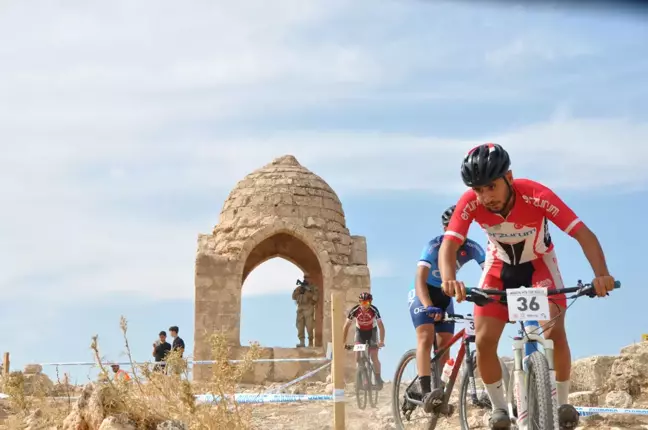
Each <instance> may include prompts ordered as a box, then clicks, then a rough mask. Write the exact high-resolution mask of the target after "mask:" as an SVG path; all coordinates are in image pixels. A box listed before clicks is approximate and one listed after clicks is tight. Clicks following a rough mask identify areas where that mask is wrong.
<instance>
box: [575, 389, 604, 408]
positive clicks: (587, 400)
mask: <svg viewBox="0 0 648 430" xmlns="http://www.w3.org/2000/svg"><path fill="white" fill-rule="evenodd" d="M598 403H599V402H598V395H597V394H596V393H595V392H594V391H577V392H575V393H571V394H570V395H569V404H570V405H574V406H584V407H596V406H598Z"/></svg>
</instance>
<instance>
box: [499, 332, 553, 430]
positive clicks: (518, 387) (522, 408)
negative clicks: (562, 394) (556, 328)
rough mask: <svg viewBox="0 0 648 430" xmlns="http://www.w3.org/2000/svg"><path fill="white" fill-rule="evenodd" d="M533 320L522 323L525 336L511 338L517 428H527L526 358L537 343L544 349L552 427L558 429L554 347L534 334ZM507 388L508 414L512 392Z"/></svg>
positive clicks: (511, 406)
mask: <svg viewBox="0 0 648 430" xmlns="http://www.w3.org/2000/svg"><path fill="white" fill-rule="evenodd" d="M534 323H535V322H529V323H525V324H524V328H525V332H526V337H524V338H523V337H516V338H514V340H513V351H514V359H515V363H514V368H513V383H514V384H515V385H514V391H515V396H516V400H517V403H516V405H517V417H516V420H515V421H516V424H517V427H518V430H528V429H529V399H528V384H527V382H528V379H527V376H528V375H527V373H526V358H527V356H528V355H530V353H532V352H534V351H537V350H538V346H537V345H538V343H539V344H541V345H542V347H543V349H544V355H545V358H546V360H547V364H548V365H549V379H550V383H551V403H552V409H553V427H554V429H556V430H557V429H559V428H560V427H559V424H558V393H557V388H556V370H555V368H554V349H553V341H552V340H550V339H545V338H544V337H542V336H541V335H538V334H536V330H537V327H539V325H538V324H537V323H535V324H534ZM511 391H512V390H508V393H507V398H508V404H509V416H510V417H513V416H515V415H514V414H513V398H512V397H513V393H512V392H511Z"/></svg>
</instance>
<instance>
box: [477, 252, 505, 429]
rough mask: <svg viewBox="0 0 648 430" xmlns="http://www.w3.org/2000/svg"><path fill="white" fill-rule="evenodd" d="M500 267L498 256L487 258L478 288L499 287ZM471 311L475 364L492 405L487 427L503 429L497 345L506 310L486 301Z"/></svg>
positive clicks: (503, 396) (501, 391)
mask: <svg viewBox="0 0 648 430" xmlns="http://www.w3.org/2000/svg"><path fill="white" fill-rule="evenodd" d="M502 269H503V265H502V263H501V262H500V261H499V260H495V261H493V260H492V259H491V260H488V259H487V261H486V265H485V267H484V271H483V274H482V279H481V280H480V283H479V285H480V288H488V289H498V290H501V289H503V287H504V284H503V281H502V280H501V279H500V278H501V273H502ZM474 315H475V346H476V349H477V367H478V368H479V373H480V375H481V378H482V381H483V383H484V385H485V386H486V392H487V394H488V397H489V399H490V401H491V405H492V409H493V412H492V414H491V417H490V421H489V423H490V426H491V428H502V429H506V428H509V427H510V419H509V416H508V412H507V407H508V405H507V402H506V396H505V389H506V387H504V379H503V375H502V368H501V366H500V361H499V357H498V356H497V347H498V345H499V340H500V337H501V336H502V332H503V331H504V327H505V326H506V323H507V322H508V310H507V308H506V306H504V305H502V304H500V303H489V304H487V305H486V306H475V308H474Z"/></svg>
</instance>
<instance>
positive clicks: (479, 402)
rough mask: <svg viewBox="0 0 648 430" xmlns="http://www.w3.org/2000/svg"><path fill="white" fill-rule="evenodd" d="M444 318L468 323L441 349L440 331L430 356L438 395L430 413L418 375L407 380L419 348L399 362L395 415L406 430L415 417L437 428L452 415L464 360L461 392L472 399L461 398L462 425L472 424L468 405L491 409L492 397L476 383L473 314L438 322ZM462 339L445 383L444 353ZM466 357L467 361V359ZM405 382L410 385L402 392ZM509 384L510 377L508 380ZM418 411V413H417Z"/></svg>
mask: <svg viewBox="0 0 648 430" xmlns="http://www.w3.org/2000/svg"><path fill="white" fill-rule="evenodd" d="M443 322H466V323H467V327H466V328H463V329H461V330H460V331H459V332H458V333H457V334H455V335H454V336H453V337H452V338H451V339H450V340H449V341H448V342H447V343H445V344H444V345H443V346H442V347H441V348H440V349H439V348H438V345H437V341H436V335H435V339H434V348H433V351H434V355H433V357H432V358H431V360H430V369H431V372H430V376H431V378H430V379H431V381H430V382H431V383H430V385H431V388H432V393H433V394H432V395H433V397H434V401H433V402H434V408H433V410H432V412H431V413H430V414H426V413H425V412H424V411H423V401H422V400H423V395H422V393H421V387H420V384H419V383H418V375H416V376H415V377H414V378H412V380H411V381H406V380H404V377H403V375H404V372H405V368H406V367H407V365H408V364H409V363H410V362H414V363H416V349H410V350H409V351H407V352H406V353H405V354H403V356H402V357H401V359H400V361H399V363H398V365H397V366H396V374H395V375H394V382H393V387H392V415H393V416H394V421H395V423H396V428H397V429H399V430H404V429H405V428H406V427H405V426H406V425H407V424H409V423H410V422H412V421H413V418H414V419H415V420H421V421H422V422H425V428H427V429H428V430H433V429H434V428H435V427H436V425H437V421H438V420H439V418H440V417H441V416H442V415H445V416H450V415H452V413H453V412H454V405H452V404H450V403H449V402H450V395H451V393H452V389H453V387H454V385H455V382H456V379H457V375H458V374H459V370H460V369H461V368H462V363H463V380H462V384H461V389H460V395H461V396H463V397H464V398H468V399H469V400H470V401H469V402H468V401H464V402H463V403H462V402H461V401H460V405H461V407H460V410H459V415H460V418H461V422H462V428H466V429H467V428H468V423H467V420H468V417H467V407H468V406H469V405H470V404H472V405H473V406H476V407H479V408H486V409H487V410H490V409H491V405H490V399H488V396H487V395H486V394H485V392H484V391H483V390H482V391H481V393H479V392H478V391H477V388H476V383H475V365H476V361H475V351H471V350H470V344H471V343H473V342H475V326H474V320H473V318H472V316H471V315H466V316H463V315H460V314H445V315H444V318H443V320H441V321H437V322H436V323H435V325H436V324H441V323H443ZM460 339H461V345H460V347H459V351H458V352H457V356H456V358H455V364H454V367H453V370H452V372H451V374H450V377H449V378H448V382H446V383H445V384H444V383H443V382H442V380H441V371H442V370H441V369H442V364H443V363H441V362H440V361H441V357H443V355H444V354H445V353H446V352H447V351H448V350H450V348H451V347H452V346H453V345H454V344H455V343H456V342H457V341H459V340H460ZM464 358H465V362H464ZM500 364H501V366H502V374H504V375H506V377H507V378H508V371H507V370H506V364H505V363H504V362H503V361H502V360H500ZM401 384H403V385H406V387H405V388H404V389H403V390H402V393H401ZM505 386H507V387H508V379H507V380H505ZM415 413H417V415H418V416H415V417H413V415H414V414H415Z"/></svg>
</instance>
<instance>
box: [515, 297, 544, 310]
mask: <svg viewBox="0 0 648 430" xmlns="http://www.w3.org/2000/svg"><path fill="white" fill-rule="evenodd" d="M516 301H517V309H518V311H520V312H524V311H527V310H532V311H537V310H538V309H540V305H539V304H538V302H537V301H536V298H535V297H531V300H529V299H528V298H526V297H518V298H517V300H516Z"/></svg>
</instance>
